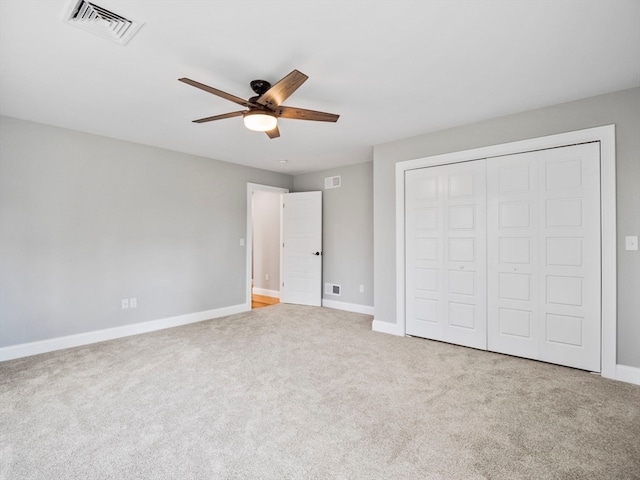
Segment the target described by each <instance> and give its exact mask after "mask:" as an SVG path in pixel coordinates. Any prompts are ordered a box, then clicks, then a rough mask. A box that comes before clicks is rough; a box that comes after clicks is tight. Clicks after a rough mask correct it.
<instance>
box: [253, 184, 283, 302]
mask: <svg viewBox="0 0 640 480" xmlns="http://www.w3.org/2000/svg"><path fill="white" fill-rule="evenodd" d="M287 192H288V190H287V189H284V188H278V187H271V186H267V185H258V184H251V183H250V184H248V185H247V240H248V241H247V244H248V248H247V299H248V301H247V303H248V304H249V305H248V306H250V308H252V309H253V308H261V307H266V306H269V305H273V304H275V303H278V302H279V301H280V300H279V299H280V210H281V209H280V194H282V193H287Z"/></svg>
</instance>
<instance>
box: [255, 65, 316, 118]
mask: <svg viewBox="0 0 640 480" xmlns="http://www.w3.org/2000/svg"><path fill="white" fill-rule="evenodd" d="M307 78H309V77H308V76H307V75H305V74H304V73H302V72H299V71H298V70H294V71H293V72H291V73H290V74H289V75H287V76H286V77H284V78H283V79H282V80H279V81H278V83H276V84H275V85H273V86H272V87H271V88H270V89H269V90H267V91H266V92H264V93H263V94H262V95H260V98H258V100H256V101H257V102H258V103H259V104H260V105H264V106H265V107H269V108H272V109H274V108H276V107H279V106H280V105H281V104H282V102H284V101H285V100H286V99H287V98H289V97H290V96H291V94H292V93H293V92H295V91H296V90H297V89H298V88H300V85H302V84H303V83H304V82H305V81H306V80H307Z"/></svg>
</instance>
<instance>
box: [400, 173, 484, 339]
mask: <svg viewBox="0 0 640 480" xmlns="http://www.w3.org/2000/svg"><path fill="white" fill-rule="evenodd" d="M405 182H406V185H405V194H406V203H405V208H406V233H405V239H406V268H405V272H406V332H407V334H409V335H416V336H420V337H425V338H431V339H434V340H444V341H447V342H451V343H456V344H458V345H465V346H469V347H475V348H482V349H486V348H487V335H486V325H487V321H486V254H485V251H486V192H485V188H486V179H485V161H484V160H477V161H474V162H467V163H461V164H455V165H445V166H440V167H432V168H423V169H419V170H411V171H407V172H406V176H405Z"/></svg>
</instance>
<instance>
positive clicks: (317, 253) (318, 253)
mask: <svg viewBox="0 0 640 480" xmlns="http://www.w3.org/2000/svg"><path fill="white" fill-rule="evenodd" d="M311 255H320V252H316V253H312V254H311Z"/></svg>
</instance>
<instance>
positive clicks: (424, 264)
mask: <svg viewBox="0 0 640 480" xmlns="http://www.w3.org/2000/svg"><path fill="white" fill-rule="evenodd" d="M405 182H406V183H405V196H406V200H405V214H406V218H405V224H406V227H405V228H406V234H405V239H406V240H405V242H406V247H405V248H406V253H405V255H406V257H407V262H406V270H405V272H406V301H405V303H406V307H405V308H406V333H407V334H408V335H415V336H418V337H424V338H431V339H434V340H444V321H445V319H444V313H443V298H444V291H443V274H442V264H443V256H442V255H443V246H442V235H443V233H442V232H443V227H442V223H443V220H442V208H443V194H442V186H441V180H440V174H439V172H438V171H437V169H431V168H424V169H420V170H412V171H409V172H406V175H405Z"/></svg>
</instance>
